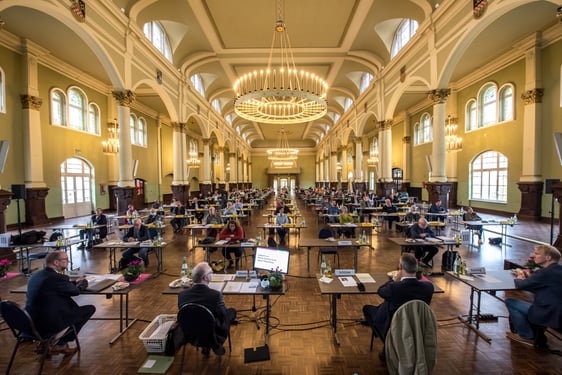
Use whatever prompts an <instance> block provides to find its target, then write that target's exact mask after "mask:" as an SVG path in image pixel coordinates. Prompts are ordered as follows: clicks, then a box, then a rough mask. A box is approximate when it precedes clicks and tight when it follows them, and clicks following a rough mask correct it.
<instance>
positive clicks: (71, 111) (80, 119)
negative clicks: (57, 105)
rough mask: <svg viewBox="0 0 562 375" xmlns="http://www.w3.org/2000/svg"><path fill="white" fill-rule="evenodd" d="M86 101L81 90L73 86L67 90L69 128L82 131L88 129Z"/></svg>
mask: <svg viewBox="0 0 562 375" xmlns="http://www.w3.org/2000/svg"><path fill="white" fill-rule="evenodd" d="M87 103H88V100H87V99H86V95H85V94H84V93H83V92H82V90H80V89H78V88H75V87H73V88H71V89H69V90H68V125H69V126H70V127H71V128H73V129H77V130H84V131H86V130H87V129H88V117H87V115H86V113H87V108H88V104H87Z"/></svg>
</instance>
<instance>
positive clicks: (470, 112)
mask: <svg viewBox="0 0 562 375" xmlns="http://www.w3.org/2000/svg"><path fill="white" fill-rule="evenodd" d="M465 116H466V124H465V129H466V131H469V130H474V129H477V128H478V121H477V117H476V100H474V99H471V100H469V101H468V103H466V113H465Z"/></svg>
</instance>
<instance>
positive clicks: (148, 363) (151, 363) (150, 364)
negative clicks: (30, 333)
mask: <svg viewBox="0 0 562 375" xmlns="http://www.w3.org/2000/svg"><path fill="white" fill-rule="evenodd" d="M155 364H156V361H155V360H154V359H147V360H146V362H145V363H144V365H142V367H143V368H152V367H153V366H154V365H155Z"/></svg>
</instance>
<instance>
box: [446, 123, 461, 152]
mask: <svg viewBox="0 0 562 375" xmlns="http://www.w3.org/2000/svg"><path fill="white" fill-rule="evenodd" d="M445 148H446V150H447V151H460V150H462V138H460V137H457V119H455V118H452V117H451V115H449V116H447V124H446V125H445Z"/></svg>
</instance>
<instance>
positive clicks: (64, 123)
mask: <svg viewBox="0 0 562 375" xmlns="http://www.w3.org/2000/svg"><path fill="white" fill-rule="evenodd" d="M55 94H57V95H60V96H59V97H60V98H61V99H62V101H61V103H60V104H59V107H60V108H59V111H58V112H59V113H58V114H59V116H60V118H61V121H60V123H58V122H56V121H55V103H54V100H53V97H54V95H55ZM67 102H68V100H67V97H66V92H64V91H63V90H62V89H60V88H58V87H53V88H52V89H51V92H50V94H49V105H50V106H51V108H50V111H51V113H50V116H49V118H50V121H51V125H58V126H64V127H66V126H67V117H66V116H67V110H66V107H67V105H66V103H67Z"/></svg>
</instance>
